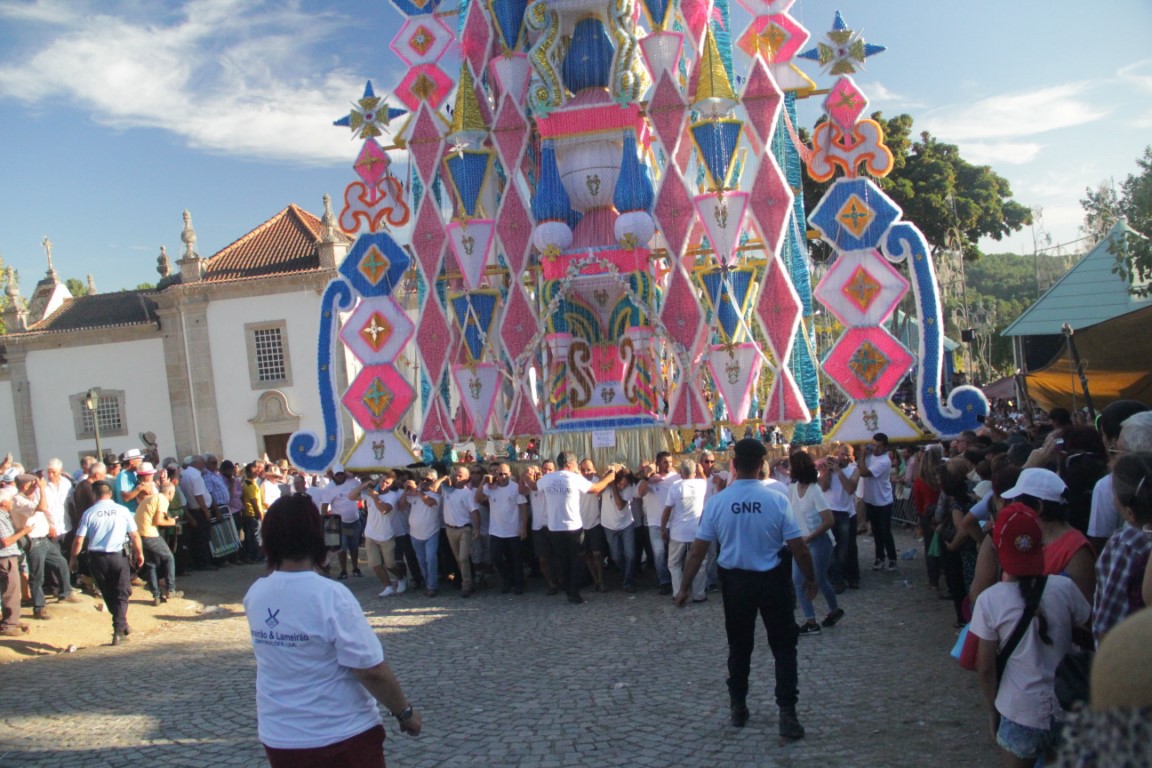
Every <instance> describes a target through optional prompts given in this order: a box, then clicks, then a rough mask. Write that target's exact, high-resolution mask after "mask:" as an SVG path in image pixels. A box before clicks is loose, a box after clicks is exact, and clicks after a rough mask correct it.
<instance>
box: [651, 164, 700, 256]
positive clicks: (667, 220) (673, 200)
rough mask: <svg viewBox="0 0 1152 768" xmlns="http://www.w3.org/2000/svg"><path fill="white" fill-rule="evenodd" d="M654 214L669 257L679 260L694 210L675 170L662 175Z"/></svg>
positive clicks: (669, 169)
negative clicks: (666, 244) (666, 245)
mask: <svg viewBox="0 0 1152 768" xmlns="http://www.w3.org/2000/svg"><path fill="white" fill-rule="evenodd" d="M655 213H656V223H657V224H658V225H659V227H660V231H661V232H662V233H663V235H664V240H665V242H667V243H668V252H669V255H671V256H672V258H673V259H674V260H679V259H680V257H681V256H683V255H684V247H685V246H686V245H687V244H688V233H689V231H690V230H691V227H692V223H693V222H694V221H695V220H696V208H695V206H694V205H693V204H692V198H691V197H689V196H688V189H687V187H685V186H684V177H683V176H681V175H680V172H679V171H678V170H676V169H675V168H672V167H669V168H668V169H667V170H666V172H665V173H664V180H663V182H662V183H661V184H660V193H659V194H658V195H657V196H656V210H655Z"/></svg>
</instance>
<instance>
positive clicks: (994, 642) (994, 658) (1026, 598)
mask: <svg viewBox="0 0 1152 768" xmlns="http://www.w3.org/2000/svg"><path fill="white" fill-rule="evenodd" d="M992 536H993V540H994V542H995V544H996V554H997V555H998V556H999V558H1000V566H1001V568H1003V571H1004V576H1003V578H1004V580H1003V581H1001V582H1000V583H998V584H994V585H993V586H991V587H989V588H988V589H986V590H984V591H983V592H981V593H980V596H979V597H978V598H976V605H975V607H974V608H973V610H972V624H971V626H970V627H969V631H970V632H971V633H972V634H974V635H976V636H977V637H978V638H980V644H979V646H978V650H977V654H976V671H977V672H978V673H979V676H980V687H981V689H982V690H983V692H984V698H985V701H987V703H988V710H989V714H990V715H991V726H992V733H993V735H994V737H995V739H996V743H997V744H999V745H1000V747H1001V749H1003V750H1004V753H1005V755H1004V757H1005V759H1004V765H1008V766H1021V767H1024V766H1032V765H1035V764H1036V761H1037V760H1038V759H1039V758H1040V757H1041V756H1042V755H1046V756H1047V757H1048V759H1046V760H1045V764H1048V763H1049V762H1050V759H1051V757H1052V752H1053V750H1054V749H1055V747H1056V745H1057V743H1058V741H1059V736H1060V728H1061V726H1062V724H1063V720H1064V710H1063V709H1061V707H1060V702H1059V701H1058V700H1057V699H1056V667H1057V666H1058V665H1059V664H1060V661H1061V660H1062V659H1063V658H1064V656H1065V654H1067V653H1068V652H1069V651H1071V650H1072V649H1073V645H1072V627H1073V626H1076V625H1083V624H1086V623H1087V621H1088V617H1089V616H1090V614H1091V612H1092V608H1091V606H1089V605H1088V601H1087V600H1086V599H1084V595H1082V594H1081V593H1080V590H1079V589H1078V588H1077V587H1076V585H1075V584H1074V583H1073V582H1072V580H1071V579H1069V578H1068V577H1066V576H1044V575H1043V574H1044V544H1043V541H1044V538H1043V537H1044V534H1043V531H1041V529H1040V522H1039V521H1038V520H1037V519H1036V513H1035V512H1033V511H1032V510H1031V509H1030V508H1029V507H1026V506H1024V505H1023V504H1019V503H1017V504H1009V505H1008V506H1007V507H1005V508H1004V509H1003V510H1001V511H1000V514H999V515H998V516H997V517H996V525H995V527H994V529H993V533H992ZM1026 609H1031V610H1032V611H1033V612H1034V616H1033V618H1032V619H1031V620H1030V621H1029V623H1028V626H1027V628H1026V629H1024V630H1023V634H1022V635H1021V638H1020V640H1019V643H1018V645H1017V646H1016V647H1015V648H1014V649H1012V653H1011V654H1010V655H1009V656H1008V658H1007V659H1006V660H1004V662H1003V663H1002V664H1000V663H998V662H999V661H1000V659H998V657H999V656H1000V654H1001V653H1002V652H1003V651H1004V650H1005V647H1006V646H1007V645H1008V643H1009V642H1010V640H1011V638H1012V636H1013V634H1014V633H1015V632H1016V629H1017V626H1018V625H1019V623H1020V621H1021V619H1022V618H1023V615H1024V612H1025V610H1026Z"/></svg>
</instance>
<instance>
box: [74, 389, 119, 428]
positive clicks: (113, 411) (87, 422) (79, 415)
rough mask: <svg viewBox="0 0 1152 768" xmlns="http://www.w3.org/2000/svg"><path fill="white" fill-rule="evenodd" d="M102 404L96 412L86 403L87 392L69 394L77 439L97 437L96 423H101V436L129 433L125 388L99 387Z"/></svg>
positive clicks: (97, 407)
mask: <svg viewBox="0 0 1152 768" xmlns="http://www.w3.org/2000/svg"><path fill="white" fill-rule="evenodd" d="M98 392H99V396H100V404H99V405H98V406H96V412H95V413H93V412H92V411H90V410H88V407H87V406H86V405H85V404H84V401H85V398H86V397H87V395H88V393H87V392H78V393H76V394H74V395H69V396H68V402H69V405H71V407H72V423H73V425H74V426H75V428H76V439H77V440H92V439H93V438H95V437H96V429H95V426H94V425H95V423H96V421H97V420H98V421H99V424H100V436H101V437H116V436H119V435H126V434H128V411H127V409H126V408H125V405H124V403H125V401H124V390H122V389H99V390H98Z"/></svg>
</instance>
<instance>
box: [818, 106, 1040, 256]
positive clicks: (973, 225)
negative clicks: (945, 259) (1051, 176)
mask: <svg viewBox="0 0 1152 768" xmlns="http://www.w3.org/2000/svg"><path fill="white" fill-rule="evenodd" d="M872 118H873V119H874V120H876V121H877V122H879V123H880V125H881V127H882V128H883V129H884V141H885V143H886V144H887V145H888V148H889V149H890V150H891V151H892V156H893V168H892V172H891V173H889V174H888V176H886V177H884V178H882V179H877V183H878V184H879V185H880V188H881V189H883V190H884V191H885V192H886V193H887V194H888V195H889V196H890V197H891V198H892V199H893V200H894V201H895V202H896V204H897V205H899V206H900V207H901V208H902V209H903V211H904V218H905V219H906V220H908V221H911V222H913V223H914V224H916V226H917V227H919V228H920V231H922V232H923V233H924V236H925V237H926V238H927V239H928V243H929V244H930V245H931V246H932V247H933V248H943V247H945V246H948V245H949V244H950V239H951V238H950V236H949V233H950V231H952V230H955V231H957V232H959V233H960V235H961V236H962V239H963V247H964V255H965V258H966V259H969V260H971V259H975V258H979V256H980V255H981V254H980V250H979V248H978V246H977V243H978V241H979V240H980V239H981V238H983V237H990V238H992V239H993V240H1001V239H1003V238H1004V237H1005V236H1006V235H1009V234H1011V233H1012V232H1016V231H1018V230H1020V229H1021V228H1022V227H1024V226H1026V225H1027V224H1030V223H1031V222H1032V211H1031V209H1030V208H1028V207H1027V206H1025V205H1022V204H1021V203H1018V202H1016V201H1015V200H1013V199H1012V189H1011V187H1010V186H1009V184H1008V181H1007V180H1006V179H1005V178H1004V177H1002V176H1000V175H999V174H997V173H996V172H995V171H993V170H992V168H990V167H989V166H987V165H973V164H972V163H969V162H968V161H967V160H965V159H964V158H963V157H961V156H960V150H959V148H958V147H956V146H955V145H954V144H945V143H944V142H942V141H940V140H938V139H936V138H935V137H934V136H932V135H931V134H930V133H928V131H921V133H920V138H919V140H913V139H912V118H911V117H910V116H909V115H897V116H896V117H893V118H891V119H885V118H884V117H883V115H882V114H881V113H880V112H876V113H874V114H873V115H872ZM802 138H806V137H805V136H804V135H803V134H802ZM827 187H828V184H819V183H817V182H814V181H812V180H811V179H809V178H808V176H807V174H805V176H804V205H805V208H806V210H807V212H811V210H812V208H813V207H814V206H815V205H816V203H817V202H818V201H819V200H820V198H821V196H822V195H823V193H824V190H825V189H827Z"/></svg>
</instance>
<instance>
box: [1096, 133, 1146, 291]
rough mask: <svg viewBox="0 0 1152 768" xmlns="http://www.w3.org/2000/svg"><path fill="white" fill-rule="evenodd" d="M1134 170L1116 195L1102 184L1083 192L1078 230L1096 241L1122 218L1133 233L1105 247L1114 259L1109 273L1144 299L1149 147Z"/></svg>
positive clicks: (1137, 160) (1108, 185)
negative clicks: (1122, 279) (1121, 276)
mask: <svg viewBox="0 0 1152 768" xmlns="http://www.w3.org/2000/svg"><path fill="white" fill-rule="evenodd" d="M1136 167H1137V172H1136V173H1130V174H1128V178H1126V179H1125V180H1124V181H1123V183H1122V184H1121V185H1120V191H1119V193H1117V192H1116V189H1115V188H1114V187H1113V186H1111V185H1110V184H1106V183H1102V184H1100V185H1098V186H1097V187H1096V188H1095V189H1086V190H1084V193H1085V197H1084V198H1083V199H1082V200H1081V201H1080V205H1081V207H1082V208H1083V209H1084V224H1083V225H1082V226H1081V230H1082V231H1083V232H1084V233H1085V234H1089V235H1095V236H1096V237H1097V239H1100V238H1102V237H1103V236H1104V234H1105V233H1107V232H1108V230H1109V229H1110V228H1111V227H1112V225H1113V224H1115V223H1116V222H1117V221H1118V220H1119V219H1121V218H1123V219H1125V220H1126V221H1127V222H1128V226H1129V227H1131V228H1132V229H1134V230H1136V233H1135V234H1133V233H1132V232H1128V233H1126V234H1125V236H1124V237H1123V238H1120V239H1118V240H1116V241H1114V242H1113V243H1112V244H1111V245H1110V246H1109V250H1110V251H1111V252H1112V254H1113V255H1114V256H1115V257H1116V266H1115V267H1114V268H1113V270H1112V271H1113V272H1116V273H1118V274H1120V275H1123V276H1124V279H1125V280H1127V281H1128V285H1129V289H1128V290H1129V291H1130V292H1131V293H1132V294H1133V295H1135V296H1148V295H1150V294H1152V240H1150V239H1149V238H1150V237H1152V146H1147V147H1145V148H1144V154H1143V155H1142V156H1141V157H1138V158H1137V159H1136Z"/></svg>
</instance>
